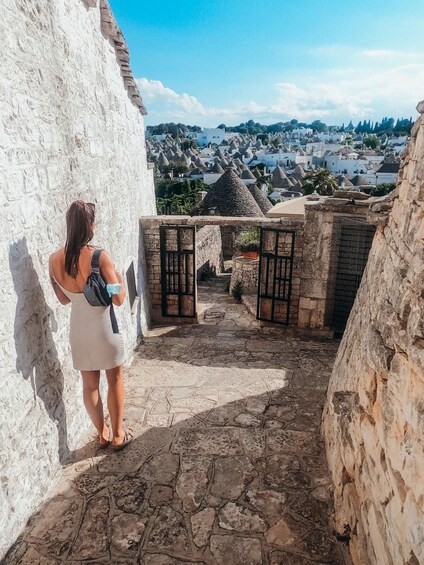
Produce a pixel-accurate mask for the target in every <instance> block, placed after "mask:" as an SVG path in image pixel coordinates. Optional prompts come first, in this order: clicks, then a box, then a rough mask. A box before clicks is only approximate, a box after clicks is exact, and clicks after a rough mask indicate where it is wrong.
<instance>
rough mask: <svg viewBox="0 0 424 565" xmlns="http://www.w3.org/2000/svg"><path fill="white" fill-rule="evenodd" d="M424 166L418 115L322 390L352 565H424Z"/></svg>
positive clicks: (341, 525)
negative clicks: (325, 393) (386, 213)
mask: <svg viewBox="0 0 424 565" xmlns="http://www.w3.org/2000/svg"><path fill="white" fill-rule="evenodd" d="M418 109H419V110H421V112H424V103H421V105H419V107H418ZM423 163H424V115H423V114H421V117H420V119H419V120H418V121H417V123H416V124H415V126H414V128H413V130H412V140H411V143H410V146H409V151H408V154H407V156H406V158H405V160H404V163H403V165H402V168H401V171H400V174H399V179H398V188H397V190H396V192H395V193H393V195H392V197H391V198H390V199H388V200H386V201H385V205H386V206H387V203H388V202H390V203H391V205H392V210H391V212H390V214H389V216H388V220H387V221H381V220H382V218H381V214H380V218H378V217H377V220H378V221H377V222H376V223H377V225H378V228H377V233H376V236H375V238H374V242H373V246H372V249H371V253H370V256H369V260H368V264H367V267H366V270H365V273H364V277H363V279H362V284H361V287H360V289H359V292H358V295H357V298H356V302H355V305H354V308H353V310H352V312H351V315H350V319H349V322H348V326H347V328H346V331H345V334H344V337H343V340H342V342H341V345H340V349H339V353H338V356H337V360H336V363H335V367H334V370H333V374H332V377H331V381H330V385H329V389H328V397H327V405H326V410H325V415H324V420H323V432H324V436H325V442H326V449H327V457H328V462H329V467H330V470H331V473H332V478H333V482H334V492H335V511H336V523H337V529H338V530H339V532H341V533H342V532H343V531H345V533H347V534H349V535H350V536H351V541H350V549H351V553H352V557H353V560H354V562H355V563H356V564H358V565H359V564H360V565H367V564H373V565H377V564H378V565H386V564H387V565H400V564H409V565H412V564H416V565H418V564H420V563H424V480H423V469H424V433H423V432H424V294H423V281H424V246H423V243H424V221H423V220H424V166H423ZM382 210H383V207H381V206H380V207H378V209H377V208H376V210H375V211H376V212H381V211H382ZM378 215H379V214H377V216H378Z"/></svg>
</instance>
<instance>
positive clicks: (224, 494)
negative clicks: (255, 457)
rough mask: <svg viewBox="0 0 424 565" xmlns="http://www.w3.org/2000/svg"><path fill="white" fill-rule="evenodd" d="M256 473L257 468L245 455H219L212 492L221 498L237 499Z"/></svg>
mask: <svg viewBox="0 0 424 565" xmlns="http://www.w3.org/2000/svg"><path fill="white" fill-rule="evenodd" d="M255 475H256V471H255V468H254V467H253V465H252V463H251V462H250V460H249V459H248V458H247V457H245V456H243V455H239V456H228V457H218V458H217V459H216V460H215V468H214V475H213V480H212V483H211V487H210V492H211V494H213V495H214V496H217V497H220V498H224V499H227V500H237V498H238V497H239V496H240V495H241V494H242V492H243V491H244V490H245V488H246V486H247V485H248V484H249V482H250V481H251V480H252V479H253V478H254V477H255Z"/></svg>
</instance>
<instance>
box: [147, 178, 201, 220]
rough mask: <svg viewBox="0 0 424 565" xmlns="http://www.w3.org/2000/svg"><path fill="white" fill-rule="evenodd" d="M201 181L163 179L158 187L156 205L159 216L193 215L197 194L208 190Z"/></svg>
mask: <svg viewBox="0 0 424 565" xmlns="http://www.w3.org/2000/svg"><path fill="white" fill-rule="evenodd" d="M208 189H209V186H208V185H206V184H204V183H203V182H201V181H200V180H179V181H178V180H177V181H175V180H171V179H162V180H160V181H159V182H158V183H157V186H156V205H157V209H158V213H159V214H191V213H192V211H193V210H194V207H195V202H196V194H197V193H198V192H199V191H201V190H206V191H207V190H208Z"/></svg>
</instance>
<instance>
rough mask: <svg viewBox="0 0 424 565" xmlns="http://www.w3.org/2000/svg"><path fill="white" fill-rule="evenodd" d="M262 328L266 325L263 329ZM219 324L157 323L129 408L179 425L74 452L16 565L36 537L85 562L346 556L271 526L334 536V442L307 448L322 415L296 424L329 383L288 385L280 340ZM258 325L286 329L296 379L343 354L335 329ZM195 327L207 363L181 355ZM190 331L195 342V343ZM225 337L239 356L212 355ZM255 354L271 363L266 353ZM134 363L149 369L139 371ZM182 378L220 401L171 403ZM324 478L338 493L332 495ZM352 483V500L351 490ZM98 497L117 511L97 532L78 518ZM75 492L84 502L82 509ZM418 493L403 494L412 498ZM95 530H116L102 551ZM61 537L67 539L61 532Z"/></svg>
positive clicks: (180, 395)
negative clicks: (290, 330) (271, 347)
mask: <svg viewBox="0 0 424 565" xmlns="http://www.w3.org/2000/svg"><path fill="white" fill-rule="evenodd" d="M245 315H248V314H245ZM265 329H267V330H269V331H264V333H263V334H262V333H261V332H262V331H263V330H265ZM218 333H221V332H220V330H218V329H217V328H212V329H211V328H210V327H209V326H205V325H203V327H202V324H200V325H193V326H186V327H185V328H166V331H165V328H161V329H158V330H155V331H154V332H152V335H153V337H152V338H151V340H150V338H149V334H147V336H146V337H145V338H144V339H145V342H146V343H145V348H146V356H147V357H149V358H148V359H146V356H145V354H144V353H145V351H144V349H143V346H141V348H140V352H139V353H138V354H137V355H136V358H135V362H134V364H133V365H132V367H131V375H130V377H129V378H128V380H127V398H128V399H129V400H130V401H131V406H132V412H131V413H132V414H136V413H137V410H138V407H139V406H140V407H141V408H142V409H143V410H147V412H148V411H149V410H151V409H153V410H155V408H154V407H155V406H160V409H162V408H164V409H165V408H166V410H169V412H165V414H164V415H166V416H167V417H169V418H172V422H174V423H173V424H172V425H171V427H169V428H167V427H166V428H161V429H150V428H147V427H146V428H140V429H139V431H138V432H137V437H136V438H135V439H134V442H133V443H132V444H131V445H130V446H128V448H126V449H125V450H123V451H122V452H120V453H114V452H112V451H110V450H106V452H98V451H97V450H96V449H95V448H89V449H87V448H84V449H83V450H81V451H79V452H78V454H77V457H78V458H82V460H81V461H80V462H75V463H74V464H73V465H72V466H70V467H67V468H65V469H64V471H63V473H61V475H60V477H58V484H60V485H61V488H60V489H55V495H54V498H53V501H60V500H62V501H63V507H61V506H60V505H59V506H57V508H56V509H55V508H54V504H52V501H50V502H49V503H48V504H52V507H51V508H52V510H51V511H50V510H49V507H48V506H46V508H45V509H43V513H42V514H43V515H39V516H38V517H37V518H36V519H35V520H34V522H33V523H32V524H30V528H29V529H28V531H27V532H26V535H25V538H24V539H23V540H22V539H21V540H20V541H19V542H18V543H17V545H16V546H15V549H16V553H15V556H16V560H15V562H14V565H18V562H19V559H20V558H21V557H22V555H23V554H24V553H25V551H29V547H31V548H32V549H34V550H35V551H36V552H38V553H39V554H40V555H47V558H51V559H54V560H55V561H56V560H61V561H66V560H67V561H69V562H72V563H74V564H75V565H79V564H80V563H81V562H82V561H84V562H87V563H89V562H90V563H91V562H93V561H95V562H96V563H99V564H100V565H107V564H108V563H111V562H113V563H115V562H116V563H117V564H122V565H124V564H125V565H135V564H136V563H140V565H143V564H144V565H145V564H154V565H158V564H166V565H182V564H183V563H188V562H189V563H198V564H199V565H200V564H203V565H204V563H208V565H212V564H217V563H223V564H225V565H228V564H229V563H231V565H233V563H243V565H245V564H246V563H249V562H253V563H265V562H266V563H268V562H270V561H271V558H272V555H270V554H275V555H277V552H279V554H280V555H284V559H286V557H287V559H286V561H285V563H286V564H287V563H291V561H289V559H292V560H293V559H295V556H296V555H297V556H298V558H299V559H304V562H305V563H308V560H309V559H312V558H313V560H314V562H315V563H323V562H330V563H337V564H338V563H339V562H338V561H337V560H335V557H334V555H335V554H334V555H333V553H331V551H330V553H328V552H327V555H329V557H324V555H325V554H326V553H325V551H326V550H325V544H324V545H322V544H323V540H320V539H316V540H315V541H314V538H311V540H312V541H313V543H311V544H310V546H309V549H308V550H306V549H305V547H306V546H303V545H302V546H301V545H300V541H299V543H295V544H293V545H289V546H284V545H282V546H279V545H277V542H280V543H281V539H282V538H281V531H280V530H281V528H280V529H278V528H277V529H275V530H271V531H270V529H271V528H272V527H273V526H275V525H276V524H277V523H278V522H279V521H280V520H281V519H283V520H284V521H285V523H286V524H287V525H288V527H289V528H290V531H292V533H293V535H295V536H296V539H297V540H306V538H307V535H308V534H310V533H311V531H313V530H314V529H316V528H317V529H319V530H320V531H323V532H326V533H327V534H328V540H330V542H331V543H332V541H333V540H332V538H331V535H330V531H329V530H330V528H329V526H328V524H326V523H325V521H326V518H327V516H328V515H329V509H328V477H327V470H326V466H325V459H324V457H323V454H321V455H308V453H309V452H310V450H309V448H307V447H306V448H305V447H304V443H305V442H306V445H308V441H309V440H311V436H312V437H313V438H315V443H316V444H318V443H319V431H318V427H317V426H315V427H314V430H311V431H310V432H309V433H306V435H304V432H305V430H297V429H294V430H293V429H292V425H295V423H296V421H297V420H298V419H299V418H300V419H305V420H308V421H310V422H314V423H315V424H318V422H319V419H320V415H319V411H318V410H314V409H313V408H311V407H314V406H318V407H319V406H320V405H321V402H322V400H323V396H322V395H320V394H317V391H316V390H314V389H311V388H308V387H307V388H299V389H297V390H298V392H295V391H294V389H293V388H289V387H288V386H285V385H284V387H283V388H281V387H282V385H281V381H283V382H284V380H285V379H284V375H285V374H286V370H285V369H284V368H283V369H281V368H279V367H280V366H281V364H282V362H283V361H282V360H283V355H282V354H281V353H272V352H269V351H268V352H267V351H265V352H264V351H258V352H256V353H255V352H252V351H250V350H249V344H248V340H249V339H250V338H249V336H246V335H245V334H241V335H240V334H238V333H237V332H229V333H231V335H229V336H226V337H218ZM248 333H249V332H248ZM167 335H169V337H166V336H167ZM253 335H254V336H255V338H254V339H255V340H257V341H258V340H270V341H271V342H273V343H279V344H280V346H281V342H282V335H284V359H285V360H286V362H288V361H287V360H289V361H290V371H291V372H292V374H293V378H294V377H295V376H296V373H297V371H300V370H302V364H303V359H304V358H305V359H306V361H305V363H304V365H305V367H304V369H305V370H306V371H307V373H308V374H309V373H310V372H313V370H314V367H315V370H316V372H319V371H320V370H321V367H323V366H324V365H325V363H324V361H323V360H324V359H327V358H328V359H331V357H332V355H333V354H334V350H333V349H332V348H331V347H329V345H328V343H327V342H322V341H314V342H310V341H308V340H306V339H300V338H299V337H290V336H288V335H286V333H284V334H282V333H281V330H279V329H278V328H277V329H275V328H263V329H261V330H255V333H254V334H253ZM187 336H188V337H187ZM194 336H196V339H195V337H194ZM167 339H169V340H170V345H169V347H168V345H167ZM196 340H198V343H197V344H196V347H199V349H200V350H201V351H202V354H203V355H204V356H206V357H205V359H207V360H208V363H209V364H208V365H207V366H205V365H202V366H200V367H199V366H193V365H191V364H190V363H187V362H185V361H184V358H188V357H189V354H190V351H189V350H190V348H191V347H194V343H195V341H196ZM185 343H188V344H191V345H190V346H187V347H185ZM228 346H231V348H232V349H233V350H234V349H235V354H233V356H232V357H233V361H234V363H233V366H231V367H225V366H224V367H216V366H214V364H213V363H214V358H215V354H217V355H218V356H219V355H223V354H224V353H223V352H224V351H225V352H226V353H225V354H227V353H228V352H230V351H231V350H230V348H229V347H228ZM173 348H176V349H177V350H178V355H179V356H180V359H179V360H178V361H176V360H174V359H172V360H170V359H169V355H168V353H169V350H170V349H173ZM184 355H185V357H184ZM162 357H164V359H162ZM311 359H312V361H311ZM257 362H260V363H264V364H265V365H264V366H262V365H261V366H256V365H255V364H256V363H257ZM267 364H269V365H270V366H266V365H267ZM137 367H142V369H143V370H141V371H140V374H138V370H137ZM146 367H148V372H149V378H150V381H149V382H151V383H154V382H155V375H160V374H161V372H162V369H163V367H165V368H166V370H165V373H166V375H165V376H166V379H167V381H166V382H167V383H168V386H163V382H161V383H160V386H154V384H152V385H151V386H149V387H147V388H146V387H144V384H145V377H146ZM280 376H282V378H281V379H280ZM184 379H186V382H191V383H193V384H192V385H191V387H193V389H199V390H197V391H195V393H194V394H191V392H190V391H189V390H187V389H189V388H190V386H188V385H187V384H184V385H183V386H180V384H181V381H183V380H184ZM183 389H184V390H183ZM171 391H174V393H173V398H174V399H184V398H191V397H194V396H199V397H205V398H212V397H214V398H218V404H217V406H216V407H215V408H214V409H213V410H212V411H207V412H206V413H199V414H196V415H193V414H190V413H188V412H174V413H173V412H172V409H171V408H170V405H169V404H168V403H167V397H168V395H169V393H170V392H171ZM270 403H271V404H270ZM288 404H290V405H291V410H293V411H294V412H295V414H296V418H295V419H291V418H286V416H287V414H288V412H287V411H286V409H285V406H286V405H288ZM220 413H221V414H222V418H221V419H220V418H219V415H220ZM240 414H243V415H249V416H253V417H255V418H258V419H261V421H262V425H261V427H257V426H252V425H249V426H247V427H243V426H240V425H235V422H234V418H236V417H237V416H238V415H240ZM158 416H160V414H159V415H158ZM176 416H178V418H175V417H176ZM180 416H181V419H180V418H179V417H180ZM270 418H274V420H273V421H274V422H279V421H278V419H276V418H284V419H286V420H287V421H284V422H279V423H280V424H281V425H283V426H284V429H283V431H284V432H288V433H286V434H285V435H284V436H283V435H281V434H280V433H276V431H275V430H274V429H273V428H272V427H270V426H269V425H268V424H267V423H269V422H270V421H271V420H270ZM218 421H219V425H217V424H218ZM251 423H252V424H255V421H252V422H251ZM279 431H281V428H280V429H279ZM306 431H307V430H306ZM186 432H190V433H186ZM192 432H195V433H192ZM292 432H301V433H300V435H299V434H296V433H292ZM296 441H297V443H298V445H299V447H301V448H302V450H300V451H298V452H297V451H295V449H294V444H296ZM267 444H268V445H267ZM274 449H275V450H276V451H273V450H274ZM180 462H181V464H180ZM77 486H78V488H77ZM320 489H321V490H323V489H324V491H325V492H326V493H327V497H326V498H325V497H322V495H323V493H322V492H321V491H320ZM349 494H350V495H351V496H350V498H352V499H353V498H354V492H352V493H349ZM93 496H94V497H96V498H97V499H99V498H103V497H108V498H109V500H110V507H109V512H108V514H107V515H106V512H105V513H104V514H103V515H101V513H97V514H96V520H97V522H98V523H96V526H97V527H98V528H99V531H100V535H99V536H97V534H96V530H95V528H94V527H92V526H90V528H91V529H89V532H88V533H87V534H84V535H83V529H81V530H80V524H81V522H82V518H83V516H81V512H82V511H84V508H89V507H90V504H92V501H93V500H95V499H94V498H93ZM320 497H322V499H321V500H319V498H320ZM74 501H76V502H77V508H75V509H74V510H72V503H73V502H74ZM408 504H410V502H409V500H408V497H407V496H406V497H405V505H408ZM68 505H69V508H68ZM387 506H388V508H390V509H391V512H395V511H396V508H395V507H393V508H391V505H390V502H389V503H388V505H387ZM317 513H319V514H320V516H319V518H317ZM93 516H94V514H93ZM93 516H92V518H93ZM86 518H87V516H86ZM108 520H110V524H109V522H108ZM92 521H93V520H90V521H89V523H90V522H92ZM84 524H85V522H84V523H83V527H85V526H84ZM102 524H103V526H102ZM56 525H57V526H56ZM34 526H37V528H38V531H39V535H38V536H37V537H34V536H32V535H31V528H34ZM280 526H281V524H280ZM55 528H56V529H57V533H56V534H54V532H55ZM102 528H103V529H102ZM227 528H229V529H227ZM44 532H48V535H49V536H50V538H48V539H49V540H50V543H51V545H50V546H49V545H48V544H47V543H46V542H45V539H47V538H44ZM105 532H106V534H105ZM265 532H268V536H272V535H273V536H274V538H273V539H274V542H275V544H274V542H273V544H272V545H271V546H269V544H268V543H267V541H266V538H265ZM79 533H80V536H79V537H78V534H79ZM53 534H54V535H53ZM278 534H279V535H280V537H279V536H278ZM89 535H92V536H95V537H96V543H97V542H99V543H100V542H101V544H103V543H105V546H106V547H107V550H106V551H105V552H104V553H102V547H104V546H102V547H100V548H98V547H95V544H94V546H93V544H92V543H91V540H89ZM54 536H56V537H57V540H58V541H57V544H56V545H55V543H56V542H55V540H54V539H53V538H54ZM65 537H66V539H64V538H65ZM105 539H106V540H107V541H106V542H104V540H105ZM270 539H271V538H270ZM211 540H212V541H211ZM286 541H287V540H286ZM302 543H303V542H302ZM79 545H81V546H82V549H83V552H84V554H88V552H89V551H90V552H91V553H94V554H95V556H94V557H91V553H90V556H87V557H84V558H83V557H82V556H80V554H79V553H78V551H79ZM261 546H262V547H261ZM319 547H321V549H320V550H319V551H318V550H317V548H319ZM273 548H274V549H273ZM323 548H324V549H323ZM262 551H263V554H262ZM54 552H55V553H54ZM308 552H309V553H308ZM275 555H274V556H275ZM299 556H300V557H299ZM321 556H322V557H321ZM296 559H297V558H296ZM298 562H299V561H293V563H298ZM12 563H13V561H12ZM283 563H284V561H283ZM28 565H32V564H31V563H29V564H28Z"/></svg>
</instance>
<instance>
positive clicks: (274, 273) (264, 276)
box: [256, 228, 295, 326]
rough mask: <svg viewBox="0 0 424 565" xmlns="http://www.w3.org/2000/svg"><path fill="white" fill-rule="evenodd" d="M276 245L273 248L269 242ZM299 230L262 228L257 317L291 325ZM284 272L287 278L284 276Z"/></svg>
mask: <svg viewBox="0 0 424 565" xmlns="http://www.w3.org/2000/svg"><path fill="white" fill-rule="evenodd" d="M272 240H274V241H273V245H271V246H269V245H268V244H269V241H271V242H272ZM294 244H295V231H293V230H281V229H276V228H261V234H260V252H259V274H258V302H257V310H256V318H257V319H258V320H262V321H265V322H273V323H274V324H283V325H286V326H287V325H288V324H289V321H290V300H291V294H292V274H293V259H294ZM283 271H284V275H283Z"/></svg>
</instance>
